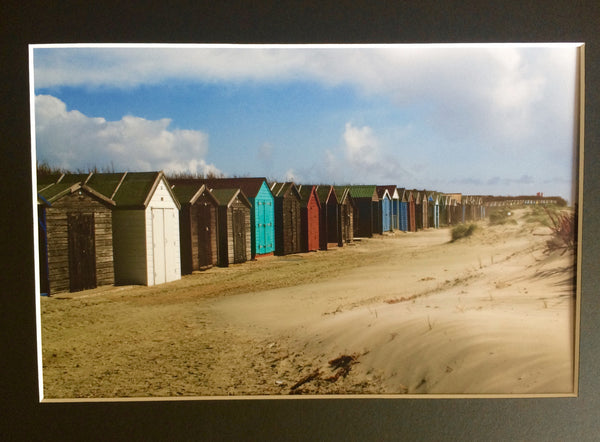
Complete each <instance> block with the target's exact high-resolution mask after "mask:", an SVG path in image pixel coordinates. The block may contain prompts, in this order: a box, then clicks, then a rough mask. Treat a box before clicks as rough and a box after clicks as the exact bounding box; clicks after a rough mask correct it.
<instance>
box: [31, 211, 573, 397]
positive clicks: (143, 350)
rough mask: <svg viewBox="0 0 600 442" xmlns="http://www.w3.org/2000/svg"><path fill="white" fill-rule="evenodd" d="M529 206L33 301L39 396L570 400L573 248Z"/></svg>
mask: <svg viewBox="0 0 600 442" xmlns="http://www.w3.org/2000/svg"><path fill="white" fill-rule="evenodd" d="M527 213H528V211H527V210H526V209H521V210H518V211H516V212H514V213H513V214H512V218H511V219H514V220H516V221H517V222H516V223H507V224H502V225H494V226H491V225H488V223H487V222H485V221H482V222H479V223H478V228H477V229H476V231H475V233H474V234H473V235H472V236H470V237H468V238H463V239H460V240H458V241H455V242H451V241H450V229H448V228H443V229H429V230H425V231H420V232H417V233H405V232H394V233H390V234H384V235H379V236H376V237H374V238H369V239H361V240H359V241H356V242H355V244H354V245H350V246H345V247H343V248H338V247H330V250H328V251H319V252H312V253H306V254H298V255H289V256H283V257H278V256H269V257H264V258H260V259H258V260H255V261H251V262H247V263H244V264H238V265H232V266H230V267H228V268H212V269H209V270H207V271H204V272H198V273H194V274H193V275H189V276H185V277H183V279H182V280H180V281H176V282H173V283H168V284H163V285H159V286H155V287H140V286H125V287H113V286H109V287H101V288H98V289H94V290H89V291H84V292H78V293H64V294H60V295H56V296H53V297H50V298H42V299H41V309H42V317H41V324H42V354H43V377H44V396H45V398H112V397H150V396H153V397H156V396H159V397H163V396H211V397H212V396H231V395H235V396H255V395H290V394H292V395H293V394H301V395H306V394H311V395H313V394H385V395H406V394H568V393H572V392H573V391H574V386H573V377H574V370H573V362H574V328H575V319H574V318H575V305H576V302H575V301H576V300H575V296H574V291H575V288H574V276H575V273H574V272H575V268H574V263H575V261H574V255H573V253H572V252H567V253H561V251H554V252H551V253H548V252H547V251H546V241H548V239H549V233H550V229H549V228H547V227H545V226H543V225H541V224H539V223H537V222H534V221H531V220H529V219H528V218H527V216H526V215H527Z"/></svg>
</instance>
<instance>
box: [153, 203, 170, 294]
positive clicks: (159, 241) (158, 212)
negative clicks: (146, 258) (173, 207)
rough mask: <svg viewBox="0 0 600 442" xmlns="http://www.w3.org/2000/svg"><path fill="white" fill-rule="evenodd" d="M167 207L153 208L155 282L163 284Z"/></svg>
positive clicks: (164, 275) (165, 279)
mask: <svg viewBox="0 0 600 442" xmlns="http://www.w3.org/2000/svg"><path fill="white" fill-rule="evenodd" d="M164 212H165V209H154V208H153V209H152V263H153V265H154V284H162V283H163V282H166V281H167V278H166V273H167V272H166V256H165V213H164Z"/></svg>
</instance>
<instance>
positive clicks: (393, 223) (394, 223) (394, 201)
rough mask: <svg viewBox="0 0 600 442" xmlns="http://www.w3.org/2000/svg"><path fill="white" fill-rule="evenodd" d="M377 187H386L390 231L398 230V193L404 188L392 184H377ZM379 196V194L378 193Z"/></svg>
mask: <svg viewBox="0 0 600 442" xmlns="http://www.w3.org/2000/svg"><path fill="white" fill-rule="evenodd" d="M377 188H378V189H379V188H385V189H387V191H388V193H389V195H390V203H391V209H390V231H391V230H399V229H400V194H401V191H402V190H404V189H398V188H397V187H396V186H394V185H387V186H377ZM379 197H380V198H381V195H379Z"/></svg>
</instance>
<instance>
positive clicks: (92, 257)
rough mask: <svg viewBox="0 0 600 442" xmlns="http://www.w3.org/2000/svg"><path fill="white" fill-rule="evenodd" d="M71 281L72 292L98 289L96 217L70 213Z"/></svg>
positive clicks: (68, 222)
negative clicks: (95, 238)
mask: <svg viewBox="0 0 600 442" xmlns="http://www.w3.org/2000/svg"><path fill="white" fill-rule="evenodd" d="M67 225H68V232H69V233H68V234H69V277H70V278H69V279H70V290H71V291H72V292H78V291H80V290H86V289H93V288H95V287H96V246H95V242H94V237H95V235H94V215H93V214H82V213H69V214H68V215H67Z"/></svg>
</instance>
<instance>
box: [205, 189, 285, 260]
mask: <svg viewBox="0 0 600 442" xmlns="http://www.w3.org/2000/svg"><path fill="white" fill-rule="evenodd" d="M202 182H203V183H204V184H206V185H207V186H208V187H209V188H210V189H241V191H242V192H243V193H244V195H245V196H246V198H248V201H250V204H252V209H251V211H250V223H251V230H250V232H251V235H252V236H251V244H252V249H251V254H252V259H254V258H256V257H260V256H267V255H272V254H273V253H274V252H275V200H274V198H273V194H272V193H271V190H270V189H269V186H268V184H267V181H266V179H265V178H215V179H210V180H207V179H205V180H202Z"/></svg>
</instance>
